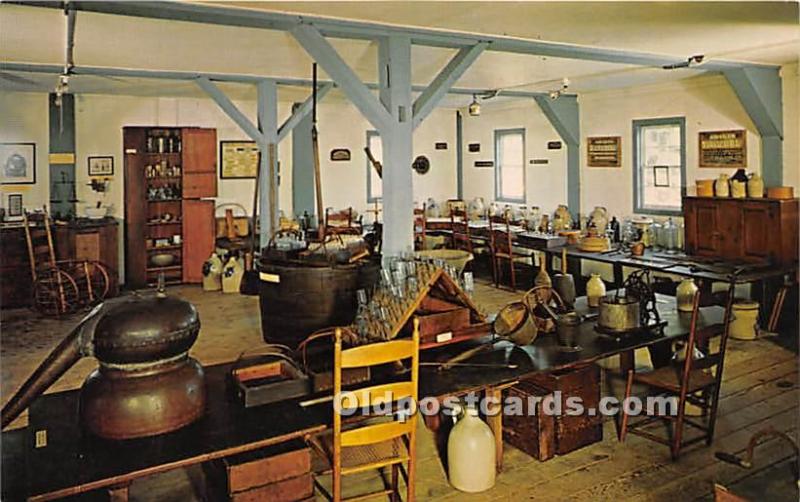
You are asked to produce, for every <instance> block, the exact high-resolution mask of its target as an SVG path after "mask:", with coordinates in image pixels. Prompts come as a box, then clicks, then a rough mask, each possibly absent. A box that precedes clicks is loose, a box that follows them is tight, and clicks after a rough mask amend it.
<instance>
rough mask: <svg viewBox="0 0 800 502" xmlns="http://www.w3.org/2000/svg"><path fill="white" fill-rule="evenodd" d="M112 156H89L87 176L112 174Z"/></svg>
mask: <svg viewBox="0 0 800 502" xmlns="http://www.w3.org/2000/svg"><path fill="white" fill-rule="evenodd" d="M113 175H114V157H112V156H110V155H109V156H105V157H89V176H113Z"/></svg>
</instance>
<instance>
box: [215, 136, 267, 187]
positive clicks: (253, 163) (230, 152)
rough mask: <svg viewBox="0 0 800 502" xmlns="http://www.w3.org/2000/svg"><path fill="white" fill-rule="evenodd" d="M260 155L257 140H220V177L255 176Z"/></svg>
mask: <svg viewBox="0 0 800 502" xmlns="http://www.w3.org/2000/svg"><path fill="white" fill-rule="evenodd" d="M259 155H260V154H259V151H258V146H257V145H256V142H255V141H220V142H219V177H220V178H222V179H237V178H240V179H241V178H255V177H256V169H257V167H258V161H259Z"/></svg>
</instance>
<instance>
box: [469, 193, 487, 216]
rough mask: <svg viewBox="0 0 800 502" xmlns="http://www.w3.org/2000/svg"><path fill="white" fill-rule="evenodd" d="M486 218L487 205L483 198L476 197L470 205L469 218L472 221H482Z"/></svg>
mask: <svg viewBox="0 0 800 502" xmlns="http://www.w3.org/2000/svg"><path fill="white" fill-rule="evenodd" d="M485 216H486V203H485V202H484V201H483V197H475V198H474V199H472V202H470V203H469V218H470V219H471V220H481V219H483V218H484V217H485Z"/></svg>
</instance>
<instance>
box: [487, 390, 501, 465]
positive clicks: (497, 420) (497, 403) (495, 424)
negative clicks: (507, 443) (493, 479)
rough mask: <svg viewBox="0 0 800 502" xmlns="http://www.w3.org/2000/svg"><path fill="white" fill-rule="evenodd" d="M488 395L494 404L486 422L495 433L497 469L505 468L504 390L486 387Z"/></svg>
mask: <svg viewBox="0 0 800 502" xmlns="http://www.w3.org/2000/svg"><path fill="white" fill-rule="evenodd" d="M486 397H487V398H488V399H491V400H492V402H493V403H494V404H492V408H491V409H490V410H489V411H490V413H489V416H488V417H486V422H487V423H488V424H489V428H490V429H492V434H494V452H495V462H496V465H497V471H498V472H499V471H502V470H503V405H502V391H501V390H500V389H498V388H495V387H489V388H487V389H486Z"/></svg>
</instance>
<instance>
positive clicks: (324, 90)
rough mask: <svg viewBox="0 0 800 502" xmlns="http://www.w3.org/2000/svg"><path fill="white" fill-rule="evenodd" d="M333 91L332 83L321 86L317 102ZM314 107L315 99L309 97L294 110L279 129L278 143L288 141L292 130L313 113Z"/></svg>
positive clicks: (318, 90)
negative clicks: (287, 138)
mask: <svg viewBox="0 0 800 502" xmlns="http://www.w3.org/2000/svg"><path fill="white" fill-rule="evenodd" d="M331 89H333V84H332V83H325V84H322V85H321V86H319V89H317V102H319V101H321V100H322V98H324V97H325V95H326V94H328V91H330V90H331ZM313 106H314V97H313V96H309V97H308V99H306V100H305V101H303V102H302V103H301V104H300V105H298V106H297V107H295V108H293V109H292V114H291V115H290V116H289V118H288V119H286V121H285V122H284V123H283V124H281V126H280V127H279V128H278V143H280V142H281V141H283V140H284V139H286V136H288V135H289V133H290V132H292V129H294V128H295V127H296V126H297V125H298V124H300V122H301V121H302V120H303V119H304V118H305V117H306V116H307V115H308V114H309V113H311V109H312V108H313Z"/></svg>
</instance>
